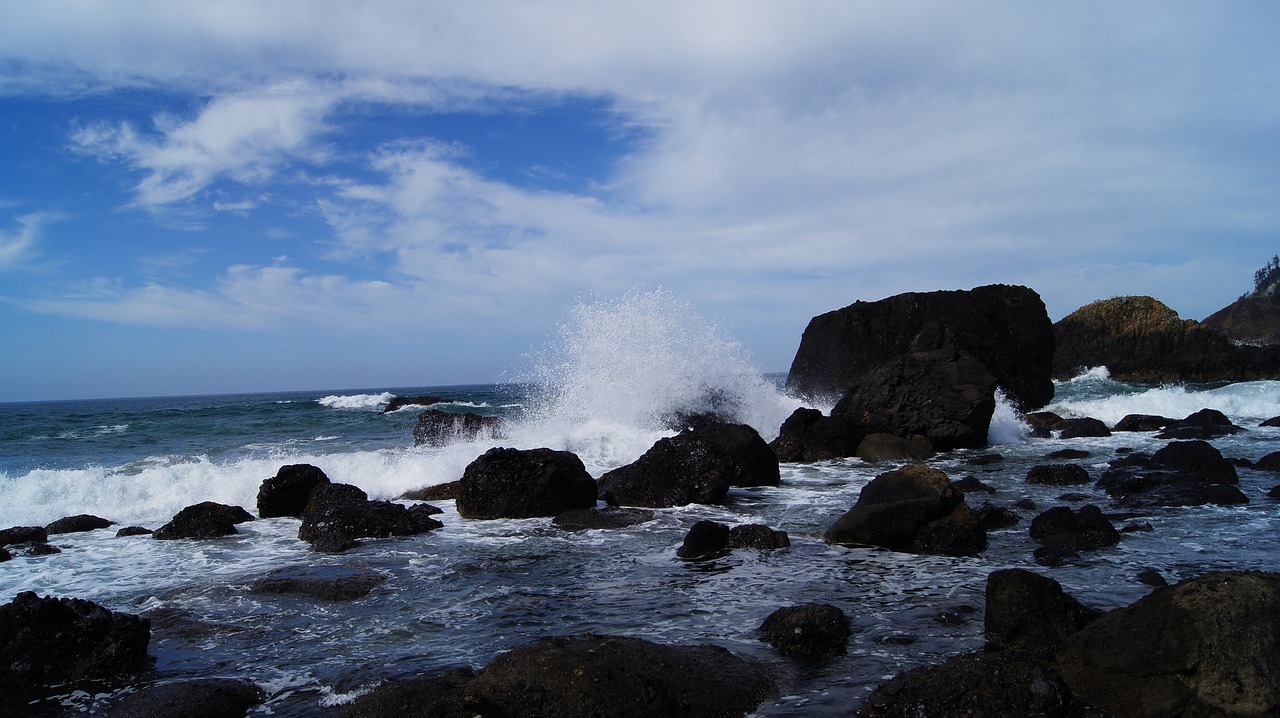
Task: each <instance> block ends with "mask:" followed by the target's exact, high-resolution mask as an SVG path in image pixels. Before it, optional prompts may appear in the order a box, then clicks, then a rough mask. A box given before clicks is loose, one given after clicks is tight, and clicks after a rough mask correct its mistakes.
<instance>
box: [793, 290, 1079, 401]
mask: <svg viewBox="0 0 1280 718" xmlns="http://www.w3.org/2000/svg"><path fill="white" fill-rule="evenodd" d="M938 350H944V351H955V350H963V351H965V352H968V353H969V354H971V355H972V356H974V357H975V358H976V359H977V360H978V361H979V362H980V363H982V364H983V365H985V366H986V367H987V369H988V370H989V371H990V373H991V374H992V375H993V376H994V377H995V383H996V384H998V385H999V386H1000V387H1001V389H1002V390H1003V391H1004V394H1005V396H1007V397H1008V398H1009V399H1010V400H1011V401H1012V402H1014V404H1015V405H1016V406H1017V407H1018V408H1019V409H1020V410H1022V411H1024V412H1025V411H1028V410H1031V409H1035V408H1037V407H1040V406H1044V405H1045V404H1047V403H1049V401H1050V400H1051V399H1052V398H1053V382H1052V378H1051V374H1050V372H1051V369H1052V366H1053V359H1054V338H1053V325H1052V324H1051V323H1050V321H1049V315H1048V313H1047V312H1046V310H1045V307H1044V302H1043V301H1041V299H1040V297H1039V295H1037V294H1036V293H1035V291H1033V290H1031V289H1028V288H1027V287H1019V286H1007V285H989V286H984V287H977V288H975V289H972V290H969V291H940V292H926V293H916V292H911V293H907V294H900V295H897V296H894V297H890V298H888V299H883V300H880V301H876V302H856V303H854V304H852V305H850V306H847V307H845V308H843V309H838V310H835V311H832V312H828V313H826V314H823V315H820V316H817V317H814V318H813V319H812V320H811V321H810V322H809V326H808V327H806V328H805V331H804V336H803V337H802V338H801V340H800V347H799V349H798V350H797V351H796V356H795V359H794V360H793V361H792V363H791V370H790V372H789V373H788V374H787V389H788V390H790V391H792V392H794V393H797V394H801V395H806V396H817V397H831V398H835V397H839V396H843V395H844V394H845V393H847V392H848V391H849V390H850V389H851V388H852V387H853V386H854V385H855V384H856V383H857V382H858V381H859V379H860V378H861V377H862V376H863V375H865V374H867V373H868V372H870V371H872V370H874V369H876V368H877V367H879V366H881V365H883V364H884V363H885V362H887V361H890V360H892V359H896V358H898V357H901V356H903V355H906V354H912V353H916V352H930V351H938Z"/></svg>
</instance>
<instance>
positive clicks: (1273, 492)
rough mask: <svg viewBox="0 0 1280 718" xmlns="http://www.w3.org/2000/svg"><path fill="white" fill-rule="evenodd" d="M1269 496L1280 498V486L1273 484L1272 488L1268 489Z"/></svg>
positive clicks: (1270, 497)
mask: <svg viewBox="0 0 1280 718" xmlns="http://www.w3.org/2000/svg"><path fill="white" fill-rule="evenodd" d="M1267 498H1269V499H1280V486H1272V487H1271V489H1270V490H1269V491H1267Z"/></svg>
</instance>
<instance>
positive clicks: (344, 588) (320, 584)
mask: <svg viewBox="0 0 1280 718" xmlns="http://www.w3.org/2000/svg"><path fill="white" fill-rule="evenodd" d="M386 580H387V576H386V575H385V574H383V573H380V572H378V571H374V570H373V569H371V568H360V567H355V566H286V567H284V568H278V569H276V570H274V571H272V572H270V573H268V574H267V575H265V576H263V577H262V578H259V579H257V580H255V581H254V582H253V583H251V584H249V592H250V593H255V594H263V595H274V594H297V595H302V596H309V597H311V598H317V599H320V600H323V601H353V600H355V599H357V598H364V597H365V596H368V595H369V594H370V593H372V592H373V589H375V588H377V587H378V585H379V584H381V583H382V582H383V581H386Z"/></svg>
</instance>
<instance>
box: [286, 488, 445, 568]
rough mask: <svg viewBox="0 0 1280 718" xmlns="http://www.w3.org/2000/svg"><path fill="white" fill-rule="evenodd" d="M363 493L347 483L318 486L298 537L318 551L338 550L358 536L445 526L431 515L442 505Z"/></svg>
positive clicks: (418, 531)
mask: <svg viewBox="0 0 1280 718" xmlns="http://www.w3.org/2000/svg"><path fill="white" fill-rule="evenodd" d="M364 497H365V493H364V491H362V490H361V489H359V488H358V487H355V486H349V485H347V484H321V485H320V486H317V487H316V489H315V490H314V491H313V492H312V494H311V502H310V503H309V504H307V508H306V510H305V511H303V512H302V524H301V525H300V526H299V527H298V538H299V539H301V540H303V541H306V542H307V543H309V544H311V548H312V549H314V550H316V551H322V552H325V553H338V552H341V551H346V550H347V549H349V548H353V547H355V546H356V545H358V544H359V541H358V540H357V539H361V538H386V537H388V536H414V535H417V534H422V533H427V532H428V531H434V530H435V529H438V528H440V527H441V526H444V524H442V523H440V522H439V521H437V520H436V519H433V518H431V516H432V515H433V514H435V513H438V512H439V509H436V508H435V507H433V506H430V505H429V504H417V505H414V506H410V507H407V508H406V507H405V506H403V505H401V504H397V503H392V502H390V501H370V500H368V499H367V498H364Z"/></svg>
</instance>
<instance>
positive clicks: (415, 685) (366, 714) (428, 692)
mask: <svg viewBox="0 0 1280 718" xmlns="http://www.w3.org/2000/svg"><path fill="white" fill-rule="evenodd" d="M475 677H476V673H475V671H473V670H471V669H470V668H456V669H454V670H452V671H448V672H445V673H441V674H439V675H434V676H424V677H421V678H409V679H404V680H398V681H391V682H390V683H385V684H383V685H381V686H379V687H377V688H375V689H374V690H373V691H372V692H370V693H367V694H365V695H363V696H360V697H359V698H357V699H356V700H355V701H354V702H353V703H352V704H351V705H350V706H349V707H348V708H347V710H346V711H345V712H344V713H343V714H342V718H471V716H472V715H473V713H471V711H468V710H465V709H464V708H463V707H462V697H463V692H464V691H465V690H466V687H467V684H468V683H470V682H471V679H473V678H475Z"/></svg>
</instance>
